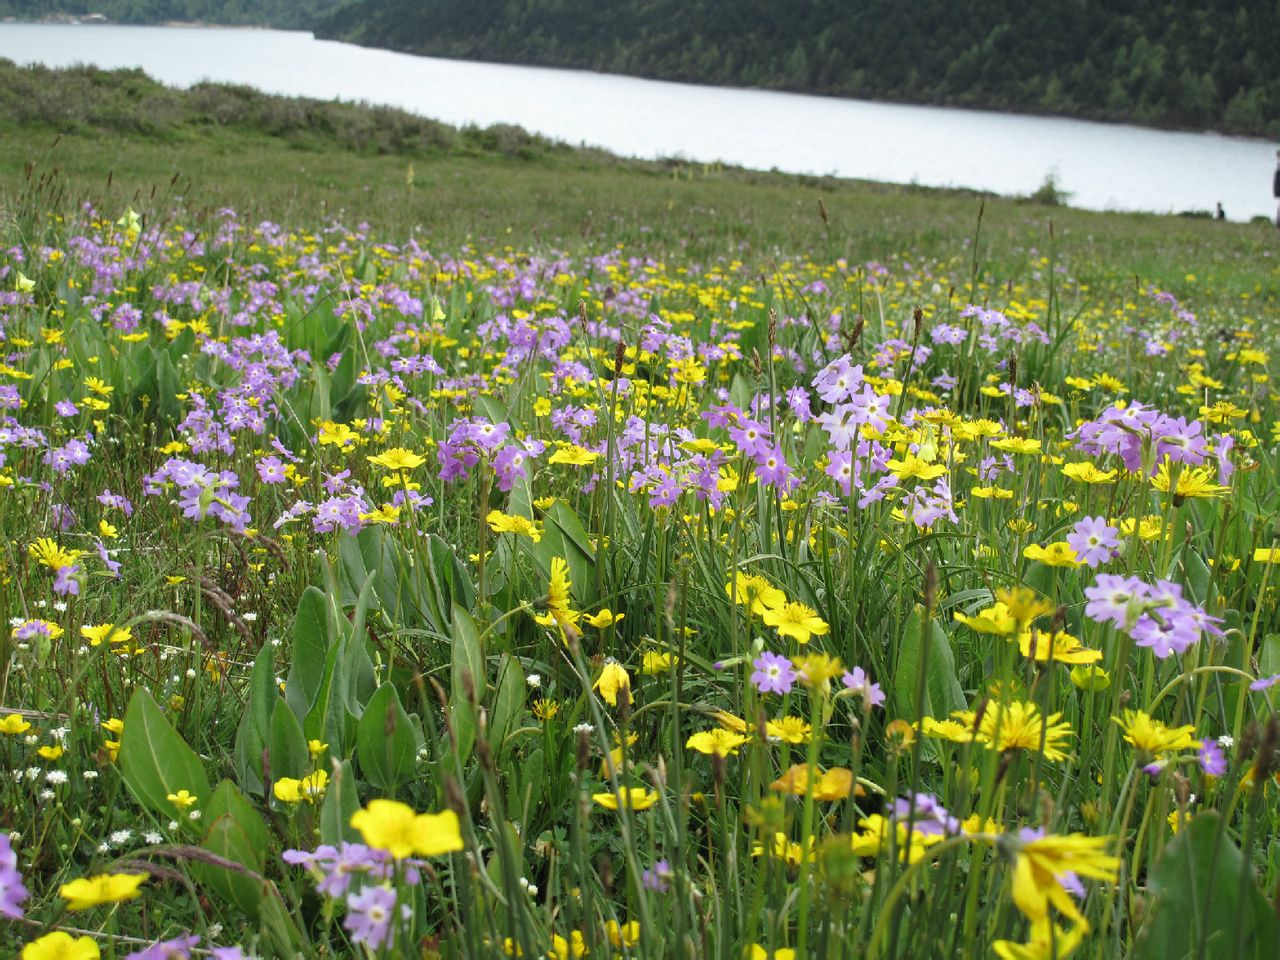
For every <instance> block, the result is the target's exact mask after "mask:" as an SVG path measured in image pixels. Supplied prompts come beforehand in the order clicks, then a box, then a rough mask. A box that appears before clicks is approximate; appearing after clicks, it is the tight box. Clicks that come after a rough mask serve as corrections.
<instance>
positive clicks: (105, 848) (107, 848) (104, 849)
mask: <svg viewBox="0 0 1280 960" xmlns="http://www.w3.org/2000/svg"><path fill="white" fill-rule="evenodd" d="M98 852H99V853H110V852H111V844H109V843H107V842H106V841H105V840H104V841H103V842H102V843H100V844H98Z"/></svg>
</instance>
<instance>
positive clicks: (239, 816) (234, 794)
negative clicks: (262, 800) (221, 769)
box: [201, 780, 269, 873]
mask: <svg viewBox="0 0 1280 960" xmlns="http://www.w3.org/2000/svg"><path fill="white" fill-rule="evenodd" d="M203 813H204V816H203V817H202V818H201V819H203V820H206V821H208V822H210V823H213V822H215V821H217V820H219V819H221V818H222V817H230V818H231V819H232V820H234V821H235V823H236V826H237V827H239V828H240V830H241V832H243V833H244V835H245V836H246V837H247V838H248V840H249V849H250V851H251V852H252V856H251V857H250V859H249V860H247V861H240V862H241V863H243V864H244V865H245V866H246V867H252V868H253V869H254V870H257V871H258V872H259V873H261V872H262V868H263V865H264V864H265V862H266V856H267V849H268V846H267V845H268V842H269V836H268V833H267V825H266V823H265V822H263V819H262V816H261V814H259V813H258V811H257V810H255V809H254V807H253V804H251V803H250V802H249V800H248V798H247V797H245V795H244V794H243V793H241V792H240V791H239V790H238V789H236V785H235V784H234V783H232V782H231V781H230V780H223V781H222V782H221V783H219V784H218V785H217V786H216V787H214V789H213V795H212V796H211V797H210V798H209V802H208V803H206V804H205V805H204V808H203Z"/></svg>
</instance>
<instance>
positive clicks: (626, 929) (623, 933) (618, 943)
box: [604, 920, 640, 950]
mask: <svg viewBox="0 0 1280 960" xmlns="http://www.w3.org/2000/svg"><path fill="white" fill-rule="evenodd" d="M604 933H605V936H606V937H608V938H609V945H610V946H612V947H613V948H614V949H615V950H621V949H623V948H624V947H625V948H628V949H629V948H631V947H634V946H635V945H636V944H637V943H639V942H640V923H639V921H636V920H630V921H628V922H627V923H623V924H619V923H618V921H616V920H610V921H608V922H607V923H605V925H604Z"/></svg>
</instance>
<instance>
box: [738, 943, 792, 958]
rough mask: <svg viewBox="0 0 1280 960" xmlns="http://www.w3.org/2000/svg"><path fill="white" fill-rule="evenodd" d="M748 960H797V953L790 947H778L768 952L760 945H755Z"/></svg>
mask: <svg viewBox="0 0 1280 960" xmlns="http://www.w3.org/2000/svg"><path fill="white" fill-rule="evenodd" d="M747 956H748V960H796V952H795V951H794V950H792V949H791V948H790V947H778V948H777V949H776V950H766V949H765V948H764V947H762V946H760V944H758V943H753V944H752V945H751V949H750V950H749V951H748V953H747Z"/></svg>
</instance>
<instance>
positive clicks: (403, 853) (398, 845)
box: [351, 800, 463, 860]
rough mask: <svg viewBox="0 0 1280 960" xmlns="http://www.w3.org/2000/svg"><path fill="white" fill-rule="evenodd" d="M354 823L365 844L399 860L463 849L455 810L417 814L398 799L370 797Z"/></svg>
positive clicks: (352, 817) (357, 813)
mask: <svg viewBox="0 0 1280 960" xmlns="http://www.w3.org/2000/svg"><path fill="white" fill-rule="evenodd" d="M351 826H353V827H355V828H356V829H357V830H359V831H360V836H361V837H363V838H364V842H365V843H366V844H368V845H369V846H371V847H376V848H377V849H379V850H386V851H387V852H388V853H390V854H391V855H392V856H393V857H395V858H396V859H398V860H399V859H403V858H404V857H408V856H412V855H417V856H420V857H435V856H439V855H440V854H444V853H453V852H455V851H457V850H461V849H463V843H462V830H461V827H460V825H459V823H458V815H457V814H456V813H454V812H453V811H452V810H445V811H442V812H441V813H415V812H414V810H413V808H412V807H410V806H408V805H406V804H403V803H400V802H399V801H398V800H370V801H369V805H368V806H367V807H364V808H362V809H360V810H357V811H356V812H355V813H354V814H352V816H351Z"/></svg>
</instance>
